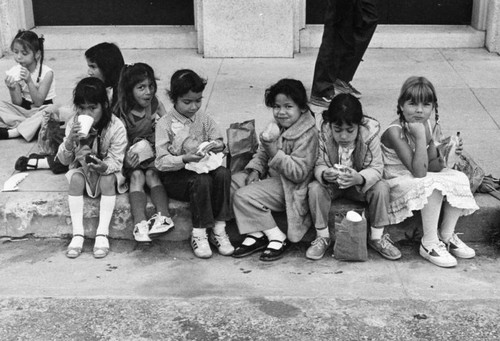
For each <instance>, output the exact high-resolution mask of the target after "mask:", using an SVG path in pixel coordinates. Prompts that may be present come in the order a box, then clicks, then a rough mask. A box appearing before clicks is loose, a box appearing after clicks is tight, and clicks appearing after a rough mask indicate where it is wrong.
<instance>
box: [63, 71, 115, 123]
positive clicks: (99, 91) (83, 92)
mask: <svg viewBox="0 0 500 341" xmlns="http://www.w3.org/2000/svg"><path fill="white" fill-rule="evenodd" d="M85 103H92V104H100V105H101V108H102V117H101V119H100V120H99V122H97V124H96V129H97V130H98V131H99V132H101V131H102V130H103V129H104V128H105V127H107V126H108V125H109V122H111V116H112V113H111V109H110V106H109V99H108V94H107V91H106V86H105V85H104V83H103V82H102V81H101V80H100V79H98V78H95V77H86V78H84V79H82V80H81V81H79V82H78V84H77V85H76V87H75V90H73V104H74V105H75V106H79V105H83V104H85Z"/></svg>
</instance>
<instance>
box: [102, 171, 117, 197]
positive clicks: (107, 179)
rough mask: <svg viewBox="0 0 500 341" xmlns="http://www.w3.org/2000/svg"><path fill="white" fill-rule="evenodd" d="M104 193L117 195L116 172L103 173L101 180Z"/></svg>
mask: <svg viewBox="0 0 500 341" xmlns="http://www.w3.org/2000/svg"><path fill="white" fill-rule="evenodd" d="M100 186H101V193H102V194H103V195H116V177H115V175H114V174H110V175H103V176H102V177H101V181H100Z"/></svg>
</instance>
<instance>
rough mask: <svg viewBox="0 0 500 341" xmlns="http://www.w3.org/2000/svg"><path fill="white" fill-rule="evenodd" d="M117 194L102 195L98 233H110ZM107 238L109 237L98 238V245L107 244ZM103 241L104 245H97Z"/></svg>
mask: <svg viewBox="0 0 500 341" xmlns="http://www.w3.org/2000/svg"><path fill="white" fill-rule="evenodd" d="M115 203H116V195H101V202H100V204H99V225H98V226H97V231H96V233H95V234H96V235H98V234H103V235H106V236H107V235H108V234H109V223H110V222H111V217H112V216H113V210H114V209H115ZM105 240H106V241H107V238H96V246H106V245H104V244H106V242H105ZM98 241H100V242H99V244H101V243H102V245H97V244H98V243H97V242H98Z"/></svg>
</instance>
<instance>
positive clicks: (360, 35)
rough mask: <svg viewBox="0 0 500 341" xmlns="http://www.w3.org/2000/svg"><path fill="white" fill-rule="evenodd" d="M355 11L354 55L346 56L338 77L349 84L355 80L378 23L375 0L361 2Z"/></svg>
mask: <svg viewBox="0 0 500 341" xmlns="http://www.w3.org/2000/svg"><path fill="white" fill-rule="evenodd" d="M354 11H355V13H354V15H353V17H354V23H353V26H354V30H353V36H354V53H353V54H350V55H347V56H346V58H345V59H344V61H343V63H342V65H341V67H340V68H339V75H338V78H340V79H341V80H343V81H345V82H347V83H349V82H350V81H352V79H353V78H354V74H355V73H356V70H357V69H358V67H359V64H360V63H361V60H362V59H363V55H364V54H365V52H366V49H367V48H368V45H370V41H371V39H372V37H373V34H374V33H375V29H376V28H377V23H378V13H377V7H376V1H375V0H359V1H358V2H357V6H356V7H355V8H354Z"/></svg>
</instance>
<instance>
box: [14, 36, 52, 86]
mask: <svg viewBox="0 0 500 341" xmlns="http://www.w3.org/2000/svg"><path fill="white" fill-rule="evenodd" d="M44 42H45V38H44V37H43V35H41V36H40V37H38V35H37V34H36V33H35V32H33V31H25V30H19V31H18V32H17V34H16V36H15V37H14V40H12V43H11V44H10V49H11V50H13V49H14V44H15V43H18V44H20V45H21V46H22V47H23V48H24V49H25V50H30V51H33V54H35V53H37V52H38V51H40V69H39V70H38V77H37V79H36V81H37V82H39V81H40V76H41V75H42V65H43V56H44V49H43V43H44Z"/></svg>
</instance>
